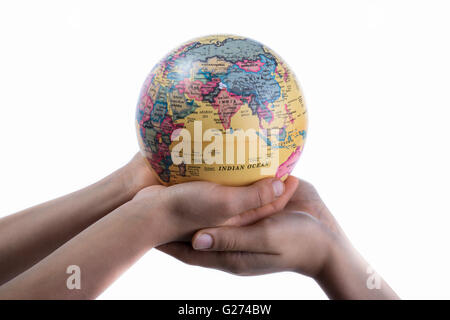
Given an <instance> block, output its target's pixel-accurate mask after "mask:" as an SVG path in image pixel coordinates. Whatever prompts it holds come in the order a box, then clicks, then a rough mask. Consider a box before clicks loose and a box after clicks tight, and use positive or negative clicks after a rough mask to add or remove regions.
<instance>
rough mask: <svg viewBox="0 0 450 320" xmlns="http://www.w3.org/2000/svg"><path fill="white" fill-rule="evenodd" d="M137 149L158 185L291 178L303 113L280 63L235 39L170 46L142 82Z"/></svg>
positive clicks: (288, 74)
mask: <svg viewBox="0 0 450 320" xmlns="http://www.w3.org/2000/svg"><path fill="white" fill-rule="evenodd" d="M136 128H137V136H138V141H139V146H140V149H141V152H142V154H143V155H144V156H145V158H146V159H147V162H148V164H149V166H150V167H151V168H152V169H153V170H154V172H155V173H156V175H157V177H158V179H159V180H160V182H161V183H162V184H164V185H173V184H177V183H181V182H186V181H194V180H206V181H212V182H216V183H220V184H225V185H232V186H241V185H247V184H250V183H253V182H255V181H257V180H260V179H262V178H265V177H277V178H280V179H282V180H284V179H286V177H287V176H288V175H289V174H290V173H291V171H292V170H293V168H294V166H295V164H296V163H297V161H298V159H299V157H300V155H301V153H302V150H303V146H304V143H305V138H306V130H307V113H306V107H305V105H304V101H303V96H302V92H301V90H300V87H299V85H298V82H297V80H296V77H295V75H294V73H293V72H292V70H290V68H289V67H288V65H287V64H286V62H284V60H282V59H281V57H279V56H278V55H277V54H276V53H275V52H274V51H273V50H271V49H269V48H268V47H267V46H265V45H263V44H261V43H259V42H257V41H255V40H252V39H249V38H245V37H242V36H237V35H209V36H205V37H200V38H196V39H193V40H190V41H188V42H186V43H184V44H182V45H181V46H179V47H177V48H176V49H174V50H173V51H171V52H170V53H169V54H167V55H166V56H165V57H164V58H163V59H161V61H159V63H157V64H156V65H155V66H154V67H153V69H152V71H151V72H150V74H149V75H148V77H147V78H146V80H145V82H144V84H143V86H142V89H141V92H140V96H139V101H138V104H137V110H136Z"/></svg>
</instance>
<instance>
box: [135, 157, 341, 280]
mask: <svg viewBox="0 0 450 320" xmlns="http://www.w3.org/2000/svg"><path fill="white" fill-rule="evenodd" d="M129 166H131V167H132V168H133V170H132V171H131V172H133V175H132V176H131V177H130V179H131V180H130V181H132V183H133V184H134V185H141V186H144V185H148V186H147V187H144V188H142V189H141V190H140V191H139V192H137V193H136V195H135V196H134V198H133V199H132V200H131V201H132V202H133V203H135V204H136V205H138V206H140V207H141V208H142V210H139V212H141V213H142V214H144V215H152V216H153V217H154V219H153V220H152V221H153V223H156V224H157V227H156V228H154V229H152V230H153V232H157V233H158V235H157V241H156V243H155V244H154V245H156V246H157V247H158V249H159V250H161V251H163V252H166V253H168V254H170V255H172V256H174V257H175V258H177V259H179V260H181V261H184V262H186V263H188V264H195V265H200V266H204V267H210V268H216V269H220V270H224V271H227V272H231V273H234V274H239V275H256V274H264V273H270V272H277V271H296V272H299V273H302V274H304V275H308V276H311V277H315V278H316V277H318V276H319V275H320V274H321V273H322V271H323V270H324V269H325V268H326V267H327V264H330V263H332V262H331V261H330V257H331V256H332V255H331V251H332V249H333V246H335V244H336V243H339V242H343V241H345V236H344V234H343V232H342V231H341V229H340V228H339V226H338V224H337V223H336V221H335V219H334V218H333V216H332V215H331V213H330V211H329V210H328V209H327V208H326V206H325V205H324V203H323V201H322V200H321V199H320V197H319V195H318V193H317V191H316V190H315V188H314V187H313V186H312V185H311V184H309V183H308V182H305V181H302V180H300V179H297V178H294V177H292V176H291V177H289V178H288V179H287V180H286V181H285V182H284V183H283V182H281V181H280V180H277V179H273V178H268V179H263V180H260V181H258V182H256V183H254V184H253V185H250V186H245V187H227V186H222V185H217V184H214V183H210V182H200V181H198V182H190V183H183V184H179V185H174V186H170V187H165V186H162V185H159V184H156V179H155V177H154V176H153V173H152V172H151V171H150V170H149V169H148V167H147V166H146V164H145V160H144V159H143V157H142V156H141V155H140V154H138V155H136V156H135V157H134V158H133V160H132V161H131V162H130V164H129ZM136 180H139V181H136ZM143 221H146V220H145V219H143ZM193 234H194V236H193V237H192V235H193ZM190 239H192V245H191V244H190V243H189V242H187V241H189V240H190Z"/></svg>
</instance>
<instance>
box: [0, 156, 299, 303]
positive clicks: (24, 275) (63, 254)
mask: <svg viewBox="0 0 450 320" xmlns="http://www.w3.org/2000/svg"><path fill="white" fill-rule="evenodd" d="M142 163H143V159H142V157H141V156H140V155H137V156H136V157H135V158H134V159H133V160H132V161H131V162H130V163H129V164H128V165H126V166H125V167H124V168H122V169H119V170H118V171H117V172H115V173H113V174H112V175H111V176H109V177H107V178H105V179H103V180H102V181H100V182H98V183H96V184H94V185H92V186H90V187H88V188H86V189H83V190H80V191H77V192H75V193H74V194H71V195H68V196H65V197H62V198H59V199H56V200H53V201H51V202H49V203H45V204H42V205H40V206H37V207H33V208H30V209H27V210H25V211H22V212H19V213H17V214H14V215H12V216H9V217H6V218H4V219H1V220H0V230H1V231H2V232H0V234H1V238H0V261H2V268H3V269H2V277H3V281H4V284H3V285H2V286H1V287H0V299H93V298H95V297H97V296H98V295H99V294H100V293H101V292H103V290H104V289H106V288H107V287H108V286H109V285H110V284H111V283H112V282H113V281H114V280H115V279H116V278H117V277H118V276H119V275H120V274H121V273H123V272H124V271H125V270H126V269H127V268H129V267H130V266H131V265H132V264H133V263H134V262H136V261H137V260H138V259H139V258H140V257H141V256H142V255H143V254H145V253H146V252H147V251H149V250H150V249H151V248H153V247H155V246H159V245H162V244H165V243H167V242H171V241H177V240H178V241H179V240H187V239H190V238H191V237H192V235H193V233H194V232H195V231H196V230H198V229H201V228H205V227H211V226H217V225H222V224H225V223H227V221H228V220H230V219H231V218H233V217H236V216H237V215H239V214H242V215H243V217H244V218H243V219H248V218H249V217H250V218H251V217H263V216H266V215H268V214H272V213H273V212H275V211H277V210H280V209H281V208H282V207H284V205H285V204H286V203H287V202H288V200H289V198H290V196H291V195H292V192H293V191H294V190H293V189H291V190H290V192H291V193H290V194H289V190H287V189H286V188H285V186H284V184H283V183H282V182H281V181H279V180H276V179H271V178H270V179H264V180H261V181H258V182H257V183H255V184H253V185H250V186H246V187H226V186H221V185H217V184H214V183H210V182H191V183H184V184H180V185H176V186H172V187H164V186H161V185H150V186H148V187H142V186H143V185H145V184H152V183H156V180H155V179H154V177H153V176H152V175H151V174H148V173H149V172H150V171H148V169H146V167H145V166H142V165H141V164H142ZM144 168H145V169H144ZM142 170H145V171H142ZM274 186H276V188H274ZM141 187H142V188H141ZM139 188H141V190H140V191H137V190H138V189H139ZM133 193H135V194H134V195H133ZM281 194H282V195H281ZM112 198H113V199H112ZM114 206H117V208H116V209H114ZM218 208H219V209H218ZM109 210H112V212H111V213H109V214H107V213H108V211H109ZM68 220H69V221H68ZM83 229H84V230H83ZM17 230H21V232H20V233H19V232H17ZM24 252H25V253H26V254H24ZM7 259H9V260H12V261H9V262H7V263H3V261H7ZM39 260H40V261H39ZM70 265H77V266H79V267H80V270H81V279H82V280H81V289H80V290H69V289H68V288H67V286H66V280H67V278H68V276H69V275H68V274H67V273H66V270H67V267H68V266H70ZM27 268H28V269H27ZM24 269H26V270H24ZM16 275H17V276H16ZM8 280H9V281H8Z"/></svg>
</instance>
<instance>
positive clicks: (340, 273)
mask: <svg viewBox="0 0 450 320" xmlns="http://www.w3.org/2000/svg"><path fill="white" fill-rule="evenodd" d="M316 281H317V283H318V284H319V285H320V286H321V287H322V289H323V290H324V292H325V293H326V294H327V296H328V297H329V298H330V299H350V300H356V299H359V300H369V299H377V300H378V299H399V297H398V296H397V294H396V293H395V292H394V291H393V290H392V289H391V287H390V286H389V285H388V284H387V282H385V281H384V279H383V278H381V276H379V275H378V274H377V273H375V271H374V270H373V269H372V268H371V267H370V265H369V264H368V263H367V262H366V261H365V260H364V258H363V257H362V256H361V255H360V254H359V253H358V252H357V251H356V250H355V249H354V248H353V247H352V246H351V244H350V243H349V242H347V240H336V239H335V241H334V243H333V244H332V245H331V246H330V252H329V259H328V260H327V262H326V264H325V266H324V268H323V269H322V270H321V272H320V274H319V275H317V277H316Z"/></svg>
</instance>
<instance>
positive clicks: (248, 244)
mask: <svg viewBox="0 0 450 320" xmlns="http://www.w3.org/2000/svg"><path fill="white" fill-rule="evenodd" d="M192 247H193V248H194V249H195V250H209V251H246V252H254V253H272V254H274V253H275V250H274V248H273V246H272V245H271V244H270V232H269V231H268V229H267V228H265V227H263V226H262V224H261V223H258V224H256V225H250V226H244V227H228V226H227V227H217V228H209V229H204V230H200V231H198V232H197V233H196V234H195V235H194V237H193V238H192Z"/></svg>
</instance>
